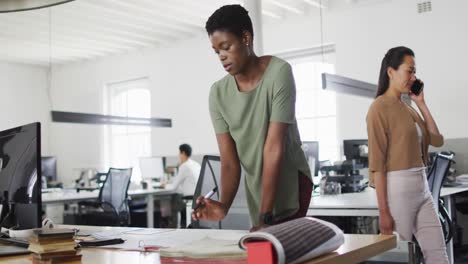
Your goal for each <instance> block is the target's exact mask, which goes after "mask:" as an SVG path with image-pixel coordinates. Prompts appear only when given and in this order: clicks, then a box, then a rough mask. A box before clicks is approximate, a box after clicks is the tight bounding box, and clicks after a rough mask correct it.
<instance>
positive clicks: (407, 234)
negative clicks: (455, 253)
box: [387, 168, 448, 264]
mask: <svg viewBox="0 0 468 264" xmlns="http://www.w3.org/2000/svg"><path fill="white" fill-rule="evenodd" d="M387 199H388V206H389V208H390V213H391V215H392V217H393V220H394V224H395V226H394V228H395V231H396V232H397V233H398V234H399V235H400V238H401V240H406V241H411V239H412V236H413V235H414V236H415V237H416V240H417V241H418V243H419V245H420V247H421V250H422V252H423V255H424V260H425V263H426V264H444V263H448V257H447V251H446V248H445V240H444V237H443V232H442V227H441V225H440V221H439V217H438V216H437V213H436V208H435V205H434V202H433V200H432V195H431V192H430V190H429V187H428V183H427V177H426V172H425V170H424V169H422V168H421V169H420V170H401V171H391V172H388V173H387Z"/></svg>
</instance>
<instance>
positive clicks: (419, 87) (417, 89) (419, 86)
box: [411, 79, 424, 95]
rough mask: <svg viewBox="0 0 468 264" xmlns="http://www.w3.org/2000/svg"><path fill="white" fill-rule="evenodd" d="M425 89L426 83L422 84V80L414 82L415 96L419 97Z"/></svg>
mask: <svg viewBox="0 0 468 264" xmlns="http://www.w3.org/2000/svg"><path fill="white" fill-rule="evenodd" d="M423 89H424V83H423V82H421V80H419V79H416V81H414V83H413V85H412V86H411V93H413V94H415V95H419V94H420V93H421V92H422V90H423Z"/></svg>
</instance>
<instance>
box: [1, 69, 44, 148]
mask: <svg viewBox="0 0 468 264" xmlns="http://www.w3.org/2000/svg"><path fill="white" fill-rule="evenodd" d="M32 122H41V128H42V129H41V133H42V145H41V148H42V155H48V154H49V124H50V104H49V98H48V95H47V71H46V69H45V68H42V67H35V66H28V65H21V64H13V63H2V62H0V130H5V129H8V128H12V127H17V126H21V125H25V124H29V123H32Z"/></svg>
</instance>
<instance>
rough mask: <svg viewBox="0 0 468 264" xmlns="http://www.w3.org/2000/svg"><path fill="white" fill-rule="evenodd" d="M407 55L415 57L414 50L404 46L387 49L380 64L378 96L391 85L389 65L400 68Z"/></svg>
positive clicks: (396, 68)
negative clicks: (388, 71) (388, 72)
mask: <svg viewBox="0 0 468 264" xmlns="http://www.w3.org/2000/svg"><path fill="white" fill-rule="evenodd" d="M407 55H409V56H412V57H414V52H413V51H412V50H411V49H410V48H407V47H403V46H400V47H395V48H391V49H389V50H388V51H387V53H386V54H385V57H383V59H382V66H380V75H379V84H378V87H377V94H376V95H375V97H376V98H377V97H379V96H380V95H382V94H384V93H385V92H386V91H387V90H388V86H389V85H390V81H389V78H388V74H387V69H388V67H392V68H393V69H395V70H398V68H399V67H400V65H401V64H402V63H403V60H404V58H405V56H407Z"/></svg>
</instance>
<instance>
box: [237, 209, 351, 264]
mask: <svg viewBox="0 0 468 264" xmlns="http://www.w3.org/2000/svg"><path fill="white" fill-rule="evenodd" d="M265 240H266V241H269V242H271V243H272V245H273V247H274V249H275V251H276V253H277V257H278V263H292V264H294V263H299V262H302V261H305V260H307V259H311V258H315V257H317V256H320V255H323V254H325V253H328V252H331V251H334V250H336V249H337V248H339V247H340V246H341V245H342V244H343V243H344V236H343V232H342V231H341V230H340V229H339V228H338V227H337V226H335V225H334V224H332V223H329V222H326V221H323V220H320V219H316V218H313V217H304V218H298V219H295V220H292V221H289V222H285V223H282V224H279V225H274V226H270V227H267V228H264V229H261V230H259V231H257V232H252V233H249V234H247V235H245V236H243V237H242V238H241V239H240V241H239V245H240V247H241V248H243V249H246V243H248V242H253V241H265Z"/></svg>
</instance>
